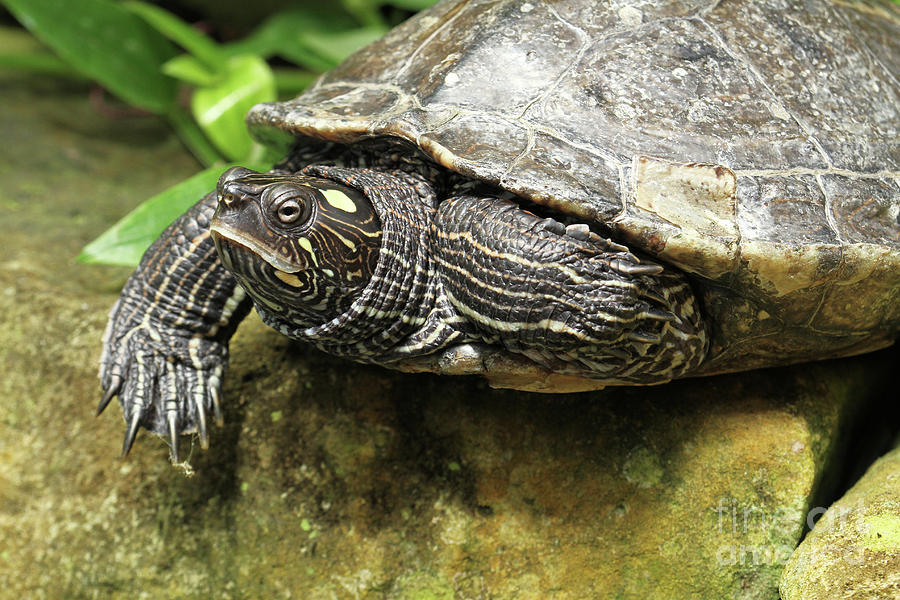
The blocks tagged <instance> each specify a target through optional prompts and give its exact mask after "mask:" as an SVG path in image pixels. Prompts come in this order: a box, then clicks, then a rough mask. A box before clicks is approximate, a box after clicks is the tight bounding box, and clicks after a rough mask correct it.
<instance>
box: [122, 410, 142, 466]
mask: <svg viewBox="0 0 900 600" xmlns="http://www.w3.org/2000/svg"><path fill="white" fill-rule="evenodd" d="M140 427H141V411H139V410H136V411H134V413H133V414H132V415H131V422H129V424H128V429H127V430H126V431H125V441H124V442H122V458H125V457H126V456H128V453H129V452H131V447H132V446H134V440H135V438H136V437H137V432H138V429H140Z"/></svg>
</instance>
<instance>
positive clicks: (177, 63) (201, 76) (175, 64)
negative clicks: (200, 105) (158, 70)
mask: <svg viewBox="0 0 900 600" xmlns="http://www.w3.org/2000/svg"><path fill="white" fill-rule="evenodd" d="M220 70H221V65H219V69H217V70H216V71H211V70H210V69H208V68H207V67H206V65H204V64H203V63H202V62H201V61H199V60H197V58H196V57H194V56H191V55H190V54H182V55H180V56H176V57H175V58H173V59H172V60H169V61H166V62H165V64H163V66H162V71H163V73H165V74H166V75H168V76H169V77H174V78H175V79H179V80H181V81H184V82H186V83H190V84H192V85H212V84H213V83H215V82H216V80H218V79H219V78H220V77H221V73H220V72H218V71H220Z"/></svg>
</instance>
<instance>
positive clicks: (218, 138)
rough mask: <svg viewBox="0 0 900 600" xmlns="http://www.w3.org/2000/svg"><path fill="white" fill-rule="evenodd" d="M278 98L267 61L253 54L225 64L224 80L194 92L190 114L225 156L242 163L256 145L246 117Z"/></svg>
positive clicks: (234, 58)
mask: <svg viewBox="0 0 900 600" xmlns="http://www.w3.org/2000/svg"><path fill="white" fill-rule="evenodd" d="M275 99H276V94H275V77H274V76H273V75H272V70H271V69H270V68H269V65H267V64H266V61H264V60H263V59H262V58H260V57H258V56H253V55H242V56H234V57H232V58H230V59H228V61H227V62H226V63H225V73H224V76H223V78H222V80H221V81H219V82H216V83H215V84H213V85H210V86H205V87H199V88H197V89H196V90H195V91H194V95H193V97H192V98H191V111H192V112H193V114H194V118H195V119H196V120H197V123H199V124H200V127H201V128H202V129H203V132H204V133H205V134H206V136H207V137H208V138H209V139H210V140H212V142H213V143H214V144H215V145H216V147H217V148H218V149H219V150H220V151H221V152H222V153H223V154H224V155H225V156H227V157H228V158H229V159H231V160H242V159H245V158H246V157H247V156H248V155H249V154H250V151H251V149H252V144H253V142H252V140H251V138H250V134H249V133H247V128H246V126H245V125H244V116H245V115H246V114H247V111H249V110H250V108H251V107H252V106H254V105H255V104H259V103H260V102H272V101H274V100H275Z"/></svg>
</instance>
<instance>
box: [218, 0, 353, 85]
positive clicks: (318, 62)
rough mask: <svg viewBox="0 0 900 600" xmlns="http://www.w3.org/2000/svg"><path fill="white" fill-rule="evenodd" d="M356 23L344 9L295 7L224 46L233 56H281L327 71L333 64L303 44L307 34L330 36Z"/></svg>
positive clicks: (314, 68)
mask: <svg viewBox="0 0 900 600" xmlns="http://www.w3.org/2000/svg"><path fill="white" fill-rule="evenodd" d="M356 25H357V24H356V23H354V21H353V20H352V19H351V18H350V17H349V15H347V14H346V13H345V12H343V11H342V10H330V11H326V10H323V9H321V8H317V7H312V6H304V7H296V8H294V9H291V10H286V11H283V12H280V13H278V14H275V15H273V16H271V17H269V18H268V19H266V20H265V21H264V22H263V23H262V24H261V25H260V26H259V27H257V28H256V29H255V30H254V31H253V32H252V33H251V34H250V35H249V36H247V37H246V38H244V39H243V40H238V41H236V42H232V43H230V44H226V45H225V46H224V49H225V50H226V51H227V52H228V53H229V54H231V55H236V54H258V55H260V56H262V57H264V58H268V57H271V56H280V57H281V58H284V59H285V60H289V61H291V62H293V63H295V64H298V65H302V66H304V67H307V68H309V69H312V70H314V71H324V70H326V69H328V68H330V67H331V66H333V64H332V63H331V62H330V61H326V60H323V59H322V57H320V56H319V55H318V54H316V53H315V52H314V51H312V50H310V48H309V47H308V46H307V45H306V44H305V43H304V39H305V37H306V34H307V33H309V32H317V33H320V34H326V35H330V34H332V33H337V32H339V31H343V30H346V29H350V28H352V27H355V26H356Z"/></svg>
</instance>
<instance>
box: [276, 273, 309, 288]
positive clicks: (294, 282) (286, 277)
mask: <svg viewBox="0 0 900 600" xmlns="http://www.w3.org/2000/svg"><path fill="white" fill-rule="evenodd" d="M275 277H277V278H278V279H280V280H282V281H283V282H285V283H286V284H288V285H289V286H291V287H302V286H303V283H301V282H300V278H299V277H297V276H296V275H294V274H293V273H285V272H284V271H279V270H278V269H276V270H275Z"/></svg>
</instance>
